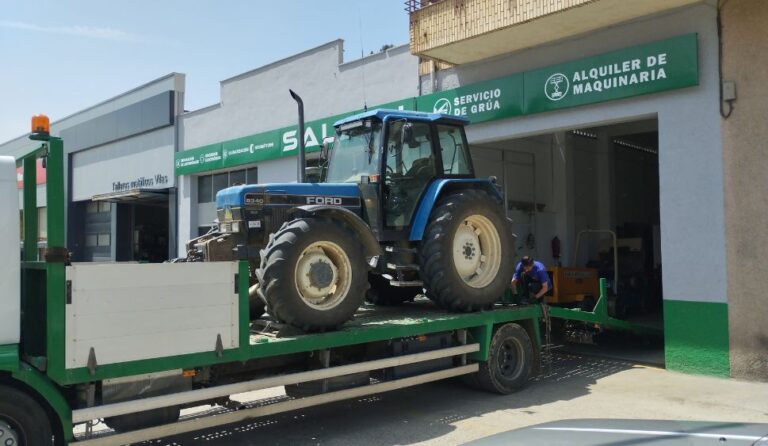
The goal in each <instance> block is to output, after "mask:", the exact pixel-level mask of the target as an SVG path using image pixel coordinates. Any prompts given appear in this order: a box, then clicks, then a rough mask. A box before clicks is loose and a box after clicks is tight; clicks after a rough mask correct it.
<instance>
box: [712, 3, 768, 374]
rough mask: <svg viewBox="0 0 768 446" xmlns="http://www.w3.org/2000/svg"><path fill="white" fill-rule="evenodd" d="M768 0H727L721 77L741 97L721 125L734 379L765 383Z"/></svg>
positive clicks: (767, 347) (767, 335)
mask: <svg viewBox="0 0 768 446" xmlns="http://www.w3.org/2000/svg"><path fill="white" fill-rule="evenodd" d="M765 6H766V5H765V1H764V0H739V1H730V2H724V4H723V6H722V8H721V18H722V25H723V29H722V36H723V40H722V43H723V55H722V60H723V79H724V80H726V81H732V82H734V83H735V86H736V92H737V95H738V97H737V98H736V100H735V101H733V102H732V108H731V106H729V105H728V104H727V103H724V104H723V109H724V112H725V113H726V114H727V113H730V116H728V117H727V118H725V119H723V120H722V139H723V163H724V164H723V177H724V183H725V184H724V189H725V228H726V230H725V233H726V234H725V236H726V256H727V271H728V281H727V282H728V284H727V287H728V288H727V293H728V319H729V324H728V325H729V331H730V333H729V334H730V336H729V339H730V360H731V376H733V377H736V378H745V379H756V380H761V381H768V354H766V352H767V351H768V324H766V318H765V315H766V314H768V309H766V299H765V292H766V291H765V290H766V289H768V261H766V253H768V226H766V225H765V216H766V214H767V213H768V198H766V191H768V175H766V174H765V169H766V165H767V164H766V159H765V158H766V157H765V146H766V141H768V127H766V126H765V122H764V121H765V117H766V116H768V102H766V100H765V95H766V85H768V70H767V69H766V67H768V46H767V45H766V42H768V27H766V26H765V24H766V23H768V8H766V7H765Z"/></svg>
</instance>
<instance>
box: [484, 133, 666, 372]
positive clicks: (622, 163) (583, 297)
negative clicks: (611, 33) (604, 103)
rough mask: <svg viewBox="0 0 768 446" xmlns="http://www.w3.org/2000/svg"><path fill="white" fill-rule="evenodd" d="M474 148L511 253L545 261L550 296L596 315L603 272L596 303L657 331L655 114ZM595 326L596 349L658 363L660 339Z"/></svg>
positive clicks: (611, 313)
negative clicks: (500, 204)
mask: <svg viewBox="0 0 768 446" xmlns="http://www.w3.org/2000/svg"><path fill="white" fill-rule="evenodd" d="M472 151H473V159H474V161H475V167H476V170H477V173H478V175H479V176H489V175H493V176H496V177H497V178H498V179H499V183H501V184H502V185H503V189H504V194H505V200H506V205H507V214H508V217H509V218H511V219H512V220H513V222H514V223H513V227H514V232H515V233H516V234H517V241H516V245H515V247H514V256H515V259H516V260H519V259H520V258H521V257H522V256H525V255H529V256H532V257H534V258H535V259H537V260H540V261H542V262H543V263H544V264H545V265H546V266H547V268H548V271H549V273H550V275H551V277H552V280H553V290H552V291H551V292H550V293H549V295H548V297H547V301H548V303H550V304H551V305H556V306H560V307H564V308H574V309H580V310H582V311H584V310H586V311H590V312H591V311H595V312H597V310H596V309H595V304H596V303H597V302H598V301H600V295H601V291H600V279H604V281H603V283H604V285H605V292H604V299H603V302H600V305H605V306H606V307H605V308H606V310H607V314H608V315H609V316H610V317H611V318H615V319H618V320H621V321H627V322H630V323H631V324H637V325H638V326H641V327H644V328H645V329H647V330H645V331H646V332H653V331H655V332H657V333H661V330H662V327H663V315H662V307H663V305H662V284H661V268H662V259H661V242H660V212H659V144H658V125H657V121H656V119H647V120H641V121H634V122H626V123H621V124H613V125H609V126H595V127H588V128H579V129H573V130H570V131H564V132H557V133H551V134H544V135H536V136H531V137H526V138H518V139H508V140H503V141H494V142H492V143H483V144H475V145H473V146H472ZM571 325H580V326H582V328H590V329H592V330H594V327H593V326H591V327H586V326H587V325H592V324H587V323H584V322H579V323H572V324H571ZM600 331H601V333H599V335H598V336H595V337H594V339H595V341H596V342H597V344H598V346H599V348H600V351H601V352H603V353H608V354H611V355H612V356H619V357H625V358H627V359H635V360H640V361H642V362H647V363H654V364H663V361H664V356H663V351H662V348H661V345H656V348H652V349H650V350H649V349H648V348H646V347H647V346H648V345H649V344H648V343H647V342H646V339H640V338H638V339H636V341H634V340H633V341H631V342H627V339H626V337H625V336H623V334H621V333H620V332H621V331H622V330H617V329H615V328H614V329H613V330H609V329H606V327H605V326H601V327H600ZM625 331H626V330H625ZM584 339H586V338H584ZM591 340H592V338H590V339H589V341H591ZM656 344H658V343H656ZM641 345H642V346H643V348H639V347H638V348H635V347H636V346H641ZM651 345H654V344H653V343H652V344H651Z"/></svg>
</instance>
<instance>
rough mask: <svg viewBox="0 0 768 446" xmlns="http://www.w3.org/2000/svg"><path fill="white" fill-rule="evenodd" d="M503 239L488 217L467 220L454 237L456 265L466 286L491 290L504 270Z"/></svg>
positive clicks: (474, 217) (454, 260)
mask: <svg viewBox="0 0 768 446" xmlns="http://www.w3.org/2000/svg"><path fill="white" fill-rule="evenodd" d="M501 251H502V250H501V237H500V236H499V231H497V230H496V226H495V225H494V224H493V223H492V222H491V220H490V219H488V217H485V216H483V215H478V214H475V215H470V216H469V217H466V218H465V219H464V220H463V221H462V222H461V224H460V225H459V227H458V228H457V230H456V234H455V235H454V237H453V263H454V266H455V267H456V272H458V273H459V276H460V277H461V279H462V280H463V281H464V283H465V284H467V285H469V286H471V287H472V288H483V287H486V286H488V285H489V284H490V283H491V282H492V281H493V279H495V278H496V274H498V272H499V268H500V267H501Z"/></svg>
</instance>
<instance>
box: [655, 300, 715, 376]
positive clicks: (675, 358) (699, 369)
mask: <svg viewBox="0 0 768 446" xmlns="http://www.w3.org/2000/svg"><path fill="white" fill-rule="evenodd" d="M664 349H665V362H666V368H667V369H668V370H675V371H679V372H684V373H698V374H704V375H714V376H724V377H727V376H729V375H730V359H729V344H728V304H725V303H714V302H690V301H682V300H666V299H665V300H664Z"/></svg>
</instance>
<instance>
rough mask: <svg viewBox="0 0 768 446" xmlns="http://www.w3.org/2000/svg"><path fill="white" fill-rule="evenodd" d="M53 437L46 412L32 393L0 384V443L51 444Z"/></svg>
mask: <svg viewBox="0 0 768 446" xmlns="http://www.w3.org/2000/svg"><path fill="white" fill-rule="evenodd" d="M53 437H54V436H53V427H52V425H51V422H50V421H49V418H48V413H47V412H46V410H45V409H44V408H43V407H42V406H41V405H40V404H39V403H38V402H37V401H36V400H35V399H34V398H33V397H32V396H30V395H28V394H26V393H25V392H23V391H21V390H19V389H16V388H14V387H10V386H7V385H0V445H6V444H12V445H20V446H37V445H41V446H43V445H53V444H54V439H53ZM13 439H15V441H14V440H13ZM9 440H10V441H9Z"/></svg>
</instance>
